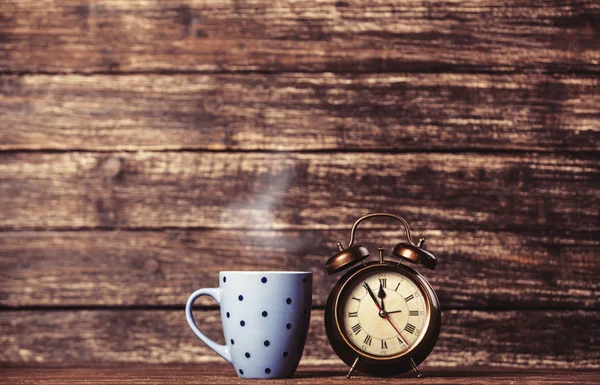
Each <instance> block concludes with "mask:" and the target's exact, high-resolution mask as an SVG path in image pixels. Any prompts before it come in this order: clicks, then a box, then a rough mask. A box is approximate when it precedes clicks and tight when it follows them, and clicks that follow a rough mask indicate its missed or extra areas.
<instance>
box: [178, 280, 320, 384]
mask: <svg viewBox="0 0 600 385" xmlns="http://www.w3.org/2000/svg"><path fill="white" fill-rule="evenodd" d="M203 295H208V296H210V297H212V298H214V300H215V301H217V303H219V305H220V307H221V320H222V322H223V334H224V335H225V345H220V344H218V343H216V342H214V341H213V340H211V339H210V338H208V337H207V336H206V335H205V334H204V333H202V332H201V331H200V329H199V328H198V326H197V325H196V322H195V320H194V316H193V314H192V306H193V304H194V301H196V299H198V298H199V297H201V296H203ZM311 305H312V273H311V272H307V271H290V272H286V271H222V272H220V273H219V288H207V289H200V290H197V291H195V292H194V293H193V294H192V295H191V296H190V297H189V298H188V301H187V304H186V307H185V315H186V318H187V321H188V324H189V325H190V327H191V328H192V330H193V331H194V333H195V334H196V335H197V336H198V338H200V339H201V340H202V341H203V342H204V343H206V344H207V345H208V347H210V348H211V349H212V350H214V351H215V352H216V353H217V354H219V355H220V356H221V357H223V358H224V359H225V360H226V361H227V362H229V363H231V364H232V365H233V366H234V368H235V370H236V373H237V374H238V376H239V377H241V378H288V377H291V376H293V375H294V372H295V371H296V368H297V367H298V363H299V362H300V358H301V357H302V352H303V350H304V343H305V341H306V336H307V334H308V327H309V323H310V311H311Z"/></svg>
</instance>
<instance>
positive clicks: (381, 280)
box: [379, 278, 387, 287]
mask: <svg viewBox="0 0 600 385" xmlns="http://www.w3.org/2000/svg"><path fill="white" fill-rule="evenodd" d="M379 283H380V284H381V286H383V287H387V278H379Z"/></svg>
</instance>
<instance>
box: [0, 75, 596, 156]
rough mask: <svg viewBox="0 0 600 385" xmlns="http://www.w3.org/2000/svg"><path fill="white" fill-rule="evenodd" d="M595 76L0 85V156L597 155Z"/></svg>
mask: <svg viewBox="0 0 600 385" xmlns="http://www.w3.org/2000/svg"><path fill="white" fill-rule="evenodd" d="M599 90H600V80H598V78H597V77H593V76H551V75H534V74H528V75H489V74H474V75H473V74H465V75H462V74H458V75H457V74H437V75H435V74H412V75H411V74H394V75H385V74H378V75H333V74H280V75H259V74H251V75H202V76H201V75H179V76H165V75H129V76H109V75H104V76H102V75H95V76H78V75H70V76H44V75H37V76H20V77H17V76H3V77H0V104H1V105H2V108H1V109H0V150H23V149H25V150H40V149H58V150H69V149H78V150H81V149H85V150H103V151H106V150H115V149H121V150H140V149H154V150H156V149H160V150H165V149H171V150H179V149H202V150H227V149H233V150H277V151H280V150H285V151H292V150H293V151H297V150H302V151H304V150H369V149H376V150H411V151H414V150H445V151H446V150H452V149H460V150H463V151H464V150H468V149H477V150H482V149H509V150H536V151H555V150H576V151H586V150H588V151H590V150H600V131H599V130H598V127H599V126H600V108H599V107H598V106H599V105H600V92H599Z"/></svg>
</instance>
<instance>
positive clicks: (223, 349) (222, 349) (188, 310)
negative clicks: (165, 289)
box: [185, 289, 231, 364]
mask: <svg viewBox="0 0 600 385" xmlns="http://www.w3.org/2000/svg"><path fill="white" fill-rule="evenodd" d="M203 295H208V296H209V297H212V298H213V299H214V300H215V301H217V303H218V304H219V305H220V304H221V289H200V290H196V291H195V292H193V293H192V295H190V298H188V300H187V304H186V305H185V318H186V319H187V322H188V324H189V325H190V327H191V328H192V330H193V331H194V333H195V334H196V335H197V336H198V338H200V339H201V340H202V341H203V342H204V343H205V344H207V345H208V347H209V348H211V349H212V350H214V351H215V352H216V353H217V354H218V355H220V356H221V357H223V358H224V359H225V361H227V362H229V363H230V364H231V351H230V350H229V347H228V346H227V345H219V344H218V343H216V342H215V341H213V340H211V339H210V338H208V337H207V336H206V335H205V334H204V333H202V332H201V331H200V329H198V325H196V321H194V315H193V314H192V306H193V305H194V302H195V301H196V300H197V299H198V298H200V297H202V296H203Z"/></svg>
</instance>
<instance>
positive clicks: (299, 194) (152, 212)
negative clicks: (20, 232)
mask: <svg viewBox="0 0 600 385" xmlns="http://www.w3.org/2000/svg"><path fill="white" fill-rule="evenodd" d="M0 175H2V184H0V208H1V210H0V228H3V229H25V228H44V229H46V230H49V229H53V228H82V227H84V228H94V227H102V228H164V227H177V228H184V227H188V228H189V227H209V228H236V229H311V230H317V229H332V228H337V229H347V228H348V227H349V226H350V225H351V224H352V223H353V222H354V221H355V220H356V219H357V218H358V217H359V216H361V215H363V214H366V213H369V212H375V211H391V212H396V213H400V214H402V215H404V216H405V217H406V218H407V220H408V221H409V223H411V224H412V225H413V227H415V228H418V229H420V230H421V231H425V230H453V231H465V230H473V231H485V230H493V231H502V230H510V231H528V232H529V231H539V232H541V233H543V234H545V235H551V234H552V233H554V232H556V231H557V228H561V229H564V230H569V231H583V232H590V235H592V233H593V231H596V230H598V228H599V217H598V206H599V205H600V192H599V191H600V189H599V184H600V178H599V168H598V162H597V161H596V159H595V157H593V156H589V157H588V156H574V155H538V154H523V155H493V154H491V155H482V154H377V153H350V154H344V153H342V154H310V153H309V154H290V153H282V154H264V153H262V154H261V153H195V152H176V153H170V152H167V153H162V152H160V153H151V152H137V153H106V154H98V153H64V154H60V153H59V154H55V153H50V154H43V153H5V154H0Z"/></svg>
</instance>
